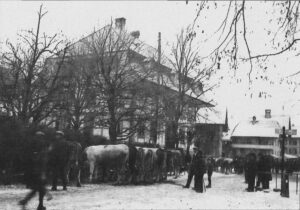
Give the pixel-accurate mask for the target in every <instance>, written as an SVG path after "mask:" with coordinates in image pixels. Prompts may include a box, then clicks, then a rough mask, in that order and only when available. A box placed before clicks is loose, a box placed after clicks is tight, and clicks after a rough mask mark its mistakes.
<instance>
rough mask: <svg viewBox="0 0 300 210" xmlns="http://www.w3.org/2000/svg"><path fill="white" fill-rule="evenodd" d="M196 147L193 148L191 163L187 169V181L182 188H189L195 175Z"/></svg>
mask: <svg viewBox="0 0 300 210" xmlns="http://www.w3.org/2000/svg"><path fill="white" fill-rule="evenodd" d="M198 150H199V149H198V147H196V146H194V147H193V157H192V162H191V164H190V168H189V172H188V179H187V182H186V184H185V185H184V186H183V188H189V187H190V184H191V181H192V179H193V177H194V175H195V169H196V168H195V167H196V166H195V157H196V154H197V152H198Z"/></svg>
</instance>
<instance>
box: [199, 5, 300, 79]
mask: <svg viewBox="0 0 300 210" xmlns="http://www.w3.org/2000/svg"><path fill="white" fill-rule="evenodd" d="M254 3H255V4H259V5H261V8H265V10H264V16H262V17H261V19H262V20H266V19H267V22H268V24H269V25H270V24H272V25H276V26H274V27H273V28H271V29H266V28H264V30H266V37H269V38H268V40H269V43H265V46H268V47H265V48H264V51H256V49H255V48H254V47H253V46H251V44H250V43H251V37H252V36H251V35H250V34H251V33H252V32H253V31H258V30H263V28H261V27H259V26H257V25H253V24H252V25H251V20H250V17H249V13H250V12H254V13H255V11H253V10H254V9H253V8H252V6H253V4H254ZM218 4H219V2H207V1H204V2H201V3H200V4H198V13H199V12H200V11H201V10H203V8H207V9H209V8H210V7H212V5H215V7H217V5H218ZM299 5H300V2H299V1H291V0H286V1H273V2H271V1H265V2H247V1H245V0H243V1H236V0H232V1H229V2H228V6H227V8H226V7H224V9H226V10H227V11H226V13H225V16H224V19H223V20H222V21H221V25H220V26H219V27H218V29H217V30H216V32H215V34H220V43H219V44H218V46H217V47H216V48H215V50H214V51H213V53H215V52H219V53H221V54H222V53H223V55H224V56H223V57H225V56H230V57H231V62H232V65H231V67H232V68H233V69H236V68H237V65H238V63H239V61H242V62H249V64H250V71H249V72H248V77H249V81H250V82H251V74H252V71H253V69H254V64H257V65H258V67H259V69H263V70H265V69H267V66H265V65H262V64H263V63H265V61H266V59H268V58H270V57H272V56H277V55H281V54H283V53H286V52H288V51H290V50H296V44H297V43H298V42H299V40H300V36H299V27H298V19H299ZM198 13H197V16H198ZM253 27H255V28H253ZM243 47H245V49H246V53H242V51H243V50H242V48H243ZM239 57H240V59H239ZM298 73H299V72H296V73H294V74H298Z"/></svg>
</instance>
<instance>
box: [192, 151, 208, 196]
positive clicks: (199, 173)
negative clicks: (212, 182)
mask: <svg viewBox="0 0 300 210" xmlns="http://www.w3.org/2000/svg"><path fill="white" fill-rule="evenodd" d="M194 162H195V163H194V165H195V179H194V180H195V182H194V185H195V187H194V189H195V191H196V192H198V193H203V176H204V174H205V172H206V164H205V160H204V158H203V155H202V151H201V150H198V152H197V153H196V156H195V160H194Z"/></svg>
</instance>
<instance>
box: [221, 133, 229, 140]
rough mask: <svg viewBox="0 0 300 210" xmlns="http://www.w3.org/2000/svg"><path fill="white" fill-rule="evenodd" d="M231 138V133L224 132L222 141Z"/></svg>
mask: <svg viewBox="0 0 300 210" xmlns="http://www.w3.org/2000/svg"><path fill="white" fill-rule="evenodd" d="M230 140H231V136H230V133H229V132H227V133H226V132H223V136H222V141H230Z"/></svg>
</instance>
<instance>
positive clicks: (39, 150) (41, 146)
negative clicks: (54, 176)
mask: <svg viewBox="0 0 300 210" xmlns="http://www.w3.org/2000/svg"><path fill="white" fill-rule="evenodd" d="M44 135H45V134H44V133H43V132H41V131H38V132H36V134H35V136H34V138H33V139H32V140H31V141H30V142H29V143H28V148H27V149H26V155H25V157H24V158H26V164H25V184H26V185H27V187H28V188H30V189H31V191H30V192H29V193H28V194H27V195H26V197H25V198H24V199H23V200H21V201H20V202H19V205H21V206H22V208H23V209H25V207H26V204H27V203H28V201H29V200H31V199H32V198H33V196H34V195H35V194H36V193H37V192H38V193H39V205H38V208H37V210H45V209H46V207H44V205H43V200H44V196H45V194H46V192H47V191H46V188H45V185H46V165H47V156H48V152H49V147H48V144H47V142H46V141H45V139H44ZM49 199H51V198H50V197H49Z"/></svg>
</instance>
